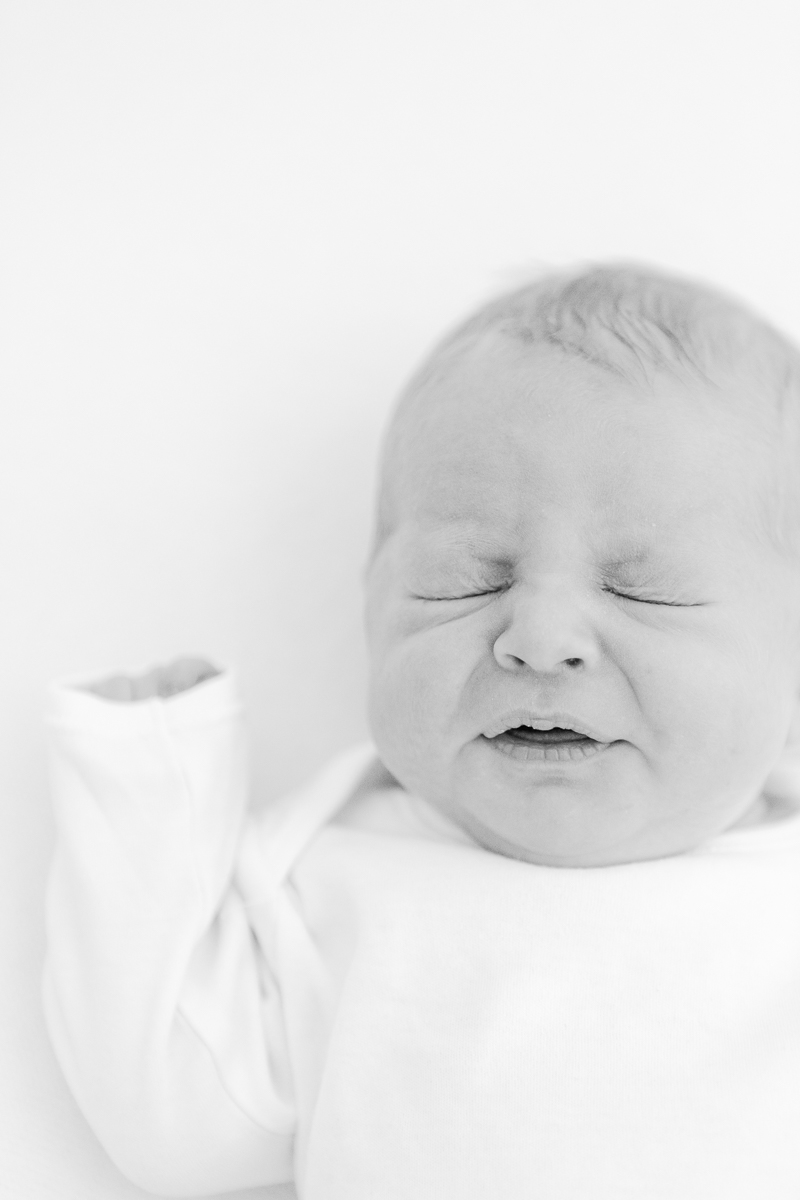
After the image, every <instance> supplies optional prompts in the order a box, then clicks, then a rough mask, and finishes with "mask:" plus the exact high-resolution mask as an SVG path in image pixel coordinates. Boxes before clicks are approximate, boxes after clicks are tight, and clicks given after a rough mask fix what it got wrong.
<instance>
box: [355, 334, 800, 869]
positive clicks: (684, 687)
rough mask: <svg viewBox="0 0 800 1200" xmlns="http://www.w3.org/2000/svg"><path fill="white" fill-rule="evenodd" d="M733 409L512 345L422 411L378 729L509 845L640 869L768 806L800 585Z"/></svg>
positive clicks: (388, 549)
mask: <svg viewBox="0 0 800 1200" xmlns="http://www.w3.org/2000/svg"><path fill="white" fill-rule="evenodd" d="M725 404H726V398H725V397H724V396H722V395H721V394H716V395H712V393H711V392H710V390H709V391H708V392H705V393H704V392H702V391H700V390H698V391H696V392H694V393H693V394H690V393H689V391H688V390H687V388H685V387H684V386H683V385H681V384H679V383H677V382H675V381H674V380H669V379H667V378H666V377H664V378H663V379H661V380H660V382H657V383H656V385H654V388H653V389H644V388H642V389H638V390H637V389H636V388H634V387H631V386H630V385H628V384H625V383H624V382H622V381H620V380H617V379H615V378H614V377H612V376H611V375H609V374H608V373H607V372H603V371H601V370H600V369H599V368H596V367H594V366H592V365H590V364H588V363H584V362H581V361H579V360H577V359H572V358H567V357H565V356H564V355H562V353H561V352H560V351H558V350H555V349H550V348H535V349H530V348H525V347H517V346H515V345H513V344H511V343H510V342H508V341H506V340H505V339H503V338H502V337H501V336H500V335H494V334H493V335H487V336H486V337H485V338H484V340H483V342H482V343H480V344H479V345H477V346H475V347H473V348H472V349H470V351H469V352H467V353H466V354H465V355H464V356H463V357H462V358H461V359H460V360H459V361H458V362H457V363H455V364H454V365H452V366H451V367H450V368H448V370H447V371H446V373H445V374H444V377H439V378H438V379H436V380H434V381H433V382H429V383H428V384H427V385H426V386H425V391H424V393H423V394H421V395H420V396H419V398H418V401H417V404H416V408H415V413H416V416H415V417H414V419H413V420H412V422H411V428H410V429H409V430H408V435H407V437H406V438H405V439H404V440H403V447H404V448H401V451H400V452H399V454H398V458H397V462H396V464H395V469H396V479H395V482H396V492H397V511H396V513H395V517H396V521H395V524H394V526H393V529H392V532H391V534H390V535H389V537H388V538H387V540H386V541H385V542H384V544H383V546H382V548H381V550H380V552H379V554H378V555H377V557H376V559H375V562H374V564H373V566H372V568H371V572H370V577H369V585H368V601H367V627H368V637H369V642H370V652H371V663H372V680H371V700H370V708H371V722H372V729H373V736H374V738H375V742H376V745H377V747H378V750H379V752H380V754H381V757H382V759H383V761H384V762H385V764H386V766H387V767H388V768H389V770H390V771H391V772H392V773H393V774H394V775H395V776H396V777H397V779H398V780H399V781H400V783H402V784H403V785H404V786H405V787H406V788H408V789H409V790H411V791H414V792H416V793H417V794H419V795H421V796H423V797H425V798H426V799H427V800H428V801H429V802H431V803H432V804H434V805H436V806H437V807H438V808H439V809H440V810H441V811H442V812H444V813H445V814H446V815H448V816H449V817H451V818H452V819H453V820H455V821H456V822H457V823H459V824H460V825H461V826H462V827H463V828H464V829H466V830H467V832H469V833H470V834H471V835H472V836H473V837H474V838H475V839H476V840H478V841H479V842H480V843H482V844H483V845H485V846H487V847H488V848H490V849H493V850H496V851H498V852H500V853H504V854H508V855H511V856H513V857H516V858H520V859H524V860H526V861H529V862H535V863H541V864H550V865H556V866H600V865H607V864H612V863H622V862H631V861H636V860H640V859H648V858H657V857H662V856H665V855H670V854H675V853H679V852H681V851H684V850H687V849H690V848H692V847H694V846H696V845H698V844H700V843H701V842H703V841H704V840H706V839H707V838H709V837H712V836H714V835H716V834H717V833H719V832H721V831H723V830H724V829H727V828H729V827H731V826H732V825H735V824H738V823H740V822H746V821H747V820H748V819H750V814H751V813H753V812H754V806H755V805H756V804H757V800H758V797H759V794H760V790H761V788H762V785H763V783H764V781H765V778H766V776H767V775H768V773H769V771H770V769H771V767H772V766H773V765H774V763H775V762H776V760H777V759H778V758H779V757H780V754H781V751H782V749H783V748H784V746H785V743H786V740H787V734H788V732H789V730H790V728H791V727H792V726H793V723H794V721H795V719H796V714H797V709H798V691H799V690H800V621H799V620H798V614H800V589H799V588H798V579H797V572H796V570H795V568H794V566H793V565H792V564H791V563H789V562H788V561H787V560H785V559H784V558H783V557H782V556H781V555H780V554H779V553H778V552H777V551H776V550H775V549H773V548H772V547H771V546H770V545H769V544H768V542H767V540H766V539H765V538H764V537H763V535H762V536H761V537H759V534H758V514H759V511H760V507H759V506H760V504H763V499H762V498H760V495H759V488H761V491H762V495H763V491H764V490H765V484H766V483H767V481H768V479H769V471H770V459H769V456H768V453H767V451H766V450H762V449H760V448H759V447H760V446H761V442H760V441H759V439H758V438H757V437H756V435H755V433H754V431H753V427H752V426H751V424H750V420H751V419H750V418H747V417H746V416H743V415H740V416H736V415H735V411H737V410H736V406H735V405H734V406H733V408H732V411H729V412H727V413H726V412H725ZM553 727H556V728H555V730H554V728H553ZM559 729H561V730H562V731H563V730H569V731H571V732H558V730H559Z"/></svg>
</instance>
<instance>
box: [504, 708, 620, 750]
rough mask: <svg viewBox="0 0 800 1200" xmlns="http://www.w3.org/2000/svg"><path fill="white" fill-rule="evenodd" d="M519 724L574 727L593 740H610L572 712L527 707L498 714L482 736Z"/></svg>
mask: <svg viewBox="0 0 800 1200" xmlns="http://www.w3.org/2000/svg"><path fill="white" fill-rule="evenodd" d="M520 725H529V726H530V727H531V729H556V728H559V729H574V730H575V732H576V733H582V734H583V735H584V737H588V738H591V739H592V741H595V742H610V741H611V740H612V739H611V738H608V737H605V736H604V735H603V734H602V733H600V731H599V730H597V729H595V728H594V727H593V726H591V725H587V723H586V722H585V721H583V720H581V719H580V717H574V716H573V715H572V713H567V712H551V713H542V712H534V711H533V710H532V709H529V708H515V709H512V710H511V711H510V712H506V713H503V714H502V716H499V717H498V718H497V719H496V720H494V721H492V722H491V723H490V724H489V725H487V726H486V728H485V729H484V730H483V736H484V737H487V738H492V737H497V735H498V734H500V733H505V731H506V730H507V729H518V728H519V726H520Z"/></svg>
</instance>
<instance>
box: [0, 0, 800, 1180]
mask: <svg viewBox="0 0 800 1200" xmlns="http://www.w3.org/2000/svg"><path fill="white" fill-rule="evenodd" d="M797 12H798V10H797V5H796V0H736V2H735V3H733V4H731V3H730V0H671V3H669V4H662V5H655V4H647V3H642V2H641V0H606V2H603V0H557V2H556V0H550V2H549V3H547V4H545V3H542V2H541V0H403V2H402V3H401V2H400V0H397V2H396V3H392V2H390V0H112V2H111V3H109V2H108V0H4V2H3V3H2V5H0V123H1V126H2V128H1V129H0V138H1V141H0V171H2V176H3V178H2V181H1V182H0V257H1V259H2V261H1V262H0V304H1V306H2V320H1V321H0V339H1V340H2V343H3V348H2V349H3V353H2V366H1V367H0V370H1V371H2V384H3V390H2V434H1V435H0V537H1V540H0V548H1V550H2V553H1V554H0V571H1V572H2V591H1V592H0V596H1V597H2V599H1V601H0V602H1V603H2V606H3V608H2V612H3V623H2V626H1V627H0V628H1V629H2V635H3V640H4V653H3V659H2V662H3V670H2V674H0V719H2V728H3V734H4V736H3V739H2V752H1V754H0V821H2V825H0V881H1V882H2V888H3V894H2V904H0V933H1V934H2V943H1V944H0V955H2V957H1V958H0V969H2V977H1V979H0V983H1V984H2V986H1V987H0V1061H2V1064H3V1070H2V1072H0V1195H2V1196H4V1197H5V1196H9V1197H14V1198H15V1200H16V1198H18V1197H22V1198H23V1200H32V1198H35V1200H39V1198H40V1197H42V1198H43V1197H54V1198H55V1197H58V1200H69V1198H70V1197H75V1198H76V1200H77V1198H78V1197H79V1198H80V1200H100V1198H101V1197H102V1200H115V1198H117V1197H120V1198H121V1197H133V1196H140V1195H142V1193H140V1192H139V1191H138V1190H137V1189H135V1188H133V1187H131V1186H130V1185H128V1184H126V1183H125V1182H124V1181H123V1180H122V1179H121V1178H120V1177H119V1176H118V1174H117V1173H116V1171H115V1170H114V1168H113V1167H112V1166H111V1165H110V1164H109V1163H108V1161H107V1160H106V1159H105V1157H104V1155H103V1154H102V1152H101V1151H100V1150H99V1148H98V1147H97V1145H96V1143H95V1142H94V1139H93V1137H92V1135H91V1134H90V1133H89V1132H88V1130H87V1129H86V1127H85V1125H84V1124H83V1121H82V1118H81V1117H80V1116H79V1114H78V1113H77V1111H76V1110H75V1107H74V1105H73V1103H72V1100H71V1097H70V1096H69V1093H68V1092H67V1091H66V1088H65V1086H64V1085H63V1083H62V1081H61V1078H60V1075H59V1074H58V1071H57V1068H56V1066H55V1064H54V1061H53V1059H52V1055H51V1053H50V1050H49V1046H48V1044H47V1041H46V1038H45V1035H44V1031H43V1024H42V1018H41V1015H40V1009H39V973H40V969H41V959H42V953H43V934H42V917H41V910H42V893H43V886H44V878H45V872H46V866H47V861H48V858H49V855H50V852H51V848H52V830H51V822H50V816H49V810H48V801H47V795H46V775H45V761H44V753H43V739H42V733H41V729H40V723H39V710H40V705H41V693H42V687H43V685H44V683H45V682H46V681H47V680H48V679H50V678H52V677H54V676H56V675H60V674H65V673H72V672H77V671H84V670H87V671H88V670H92V669H95V668H96V669H97V670H98V672H99V671H110V670H112V669H115V668H120V669H122V668H130V669H144V668H145V667H147V666H148V665H151V664H152V663H154V662H157V661H163V660H164V659H166V658H168V657H171V656H173V655H176V654H180V653H202V654H205V655H208V656H210V657H211V658H215V657H216V658H218V659H221V660H223V661H225V662H230V663H232V664H233V665H234V666H235V667H236V669H237V670H238V673H239V677H240V681H241V685H242V689H243V692H244V695H245V699H246V702H247V704H248V708H249V714H250V722H251V728H252V736H253V772H254V780H255V786H256V787H257V789H258V790H259V791H260V792H261V793H262V794H265V795H273V794H275V793H276V792H278V791H279V790H281V789H283V788H285V787H286V786H288V785H291V784H293V783H295V782H298V781H299V780H301V779H302V778H303V777H304V776H305V775H307V774H308V772H309V771H310V770H311V769H312V768H313V767H315V766H316V765H317V764H318V763H320V762H322V760H323V759H324V758H326V757H327V756H328V755H329V754H330V753H331V752H332V751H334V750H336V749H338V748H339V747H341V746H344V745H345V744H347V743H348V742H350V741H354V740H356V739H359V738H361V737H363V736H365V734H366V726H365V720H364V714H363V691H364V678H365V658H364V652H363V648H362V644H361V636H360V583H359V572H360V569H361V564H362V560H363V558H364V554H365V551H366V546H367V538H368V531H369V522H370V502H371V496H372V490H373V485H374V472H373V463H374V457H375V453H376V448H377V445H378V439H379V434H380V429H381V426H382V423H383V421H384V418H385V416H386V413H387V411H388V408H389V406H390V403H391V401H392V398H393V396H394V395H395V393H396V392H397V390H398V388H399V387H400V386H401V384H402V382H403V381H404V379H405V377H406V376H407V375H408V373H409V372H410V370H411V369H412V368H413V366H414V365H415V363H416V361H417V360H418V358H419V356H420V355H421V354H422V353H423V352H424V350H425V349H426V348H427V347H428V346H429V345H430V343H431V342H432V341H433V340H434V339H435V338H436V337H437V336H438V335H439V334H440V333H441V332H442V330H443V329H444V328H445V327H446V326H448V325H450V324H451V323H452V322H453V321H454V320H455V319H457V318H458V317H460V316H462V315H463V314H464V313H465V312H466V311H467V310H468V309H469V308H471V307H472V306H473V305H474V304H475V303H477V302H478V301H480V300H482V299H484V298H485V297H486V296H488V295H489V294H491V293H492V292H495V291H497V290H498V289H500V288H503V287H505V286H508V285H509V284H512V283H514V282H516V281H517V280H518V279H519V278H520V277H521V276H522V275H524V273H525V271H527V270H530V269H531V268H536V267H539V266H541V265H542V264H554V265H561V264H564V263H572V262H575V261H579V260H585V259H600V258H607V257H614V256H621V257H626V258H637V257H638V258H644V259H645V260H648V261H651V262H655V263H660V264H663V265H665V266H669V267H674V268H678V269H682V270H684V271H688V272H691V273H693V274H697V275H700V276H705V277H707V278H708V279H710V280H712V281H715V282H717V283H719V284H723V285H726V286H727V287H729V288H731V289H733V290H734V291H736V292H738V293H739V294H740V295H742V296H743V297H745V298H746V299H749V300H750V301H751V302H752V303H754V304H755V305H756V306H757V307H759V308H760V309H761V310H762V311H763V312H764V313H765V314H766V315H768V316H769V317H771V318H772V319H773V320H774V321H775V322H777V323H778V324H779V325H781V326H782V327H783V328H784V329H786V330H787V331H788V332H790V333H792V334H794V335H795V336H798V335H800V289H798V279H799V278H800V240H798V236H797V214H798V212H800V153H798V147H799V146H800V73H799V72H798V70H797V62H798V50H799V49H800V45H799V43H800V18H799V17H798V16H797ZM259 1195H265V1193H259ZM376 1200H377V1198H376Z"/></svg>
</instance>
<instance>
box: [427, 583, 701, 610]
mask: <svg viewBox="0 0 800 1200" xmlns="http://www.w3.org/2000/svg"><path fill="white" fill-rule="evenodd" d="M505 590H506V589H505V588H488V589H487V590H486V591H485V592H466V593H465V594H464V595H463V596H418V595H415V596H414V599H415V600H424V601H426V602H427V603H429V604H444V603H447V602H448V601H450V602H452V601H456V600H477V599H479V598H480V597H481V596H492V595H494V594H495V593H496V592H501V591H505ZM603 591H604V592H607V593H608V595H610V596H617V597H618V598H619V599H620V600H630V601H631V602H632V603H634V604H653V605H657V606H659V607H660V608H697V607H698V605H696V604H681V603H680V601H678V600H648V599H647V598H646V597H644V596H632V595H630V594H629V593H627V592H618V591H616V590H615V589H614V588H610V587H606V588H603Z"/></svg>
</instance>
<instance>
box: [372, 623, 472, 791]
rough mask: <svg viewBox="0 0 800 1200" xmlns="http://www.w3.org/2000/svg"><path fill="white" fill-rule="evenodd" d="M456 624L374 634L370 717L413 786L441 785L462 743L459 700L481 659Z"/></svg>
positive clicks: (384, 748) (389, 759) (384, 753)
mask: <svg viewBox="0 0 800 1200" xmlns="http://www.w3.org/2000/svg"><path fill="white" fill-rule="evenodd" d="M480 655H481V650H480V647H479V646H475V645H470V644H469V643H468V642H467V643H465V639H464V638H463V637H459V636H458V635H457V633H456V631H455V630H454V629H452V628H441V627H440V628H438V629H429V630H426V631H424V632H417V633H414V634H411V635H407V636H403V635H402V634H400V633H397V632H395V634H394V636H391V635H390V636H383V637H381V638H380V639H377V638H376V639H374V640H373V641H372V644H371V647H370V694H369V719H370V726H371V729H372V736H373V739H374V741H375V744H376V746H377V748H378V750H379V752H380V754H381V757H382V758H383V760H384V762H385V763H386V766H387V767H388V768H389V769H390V770H391V771H392V772H393V773H394V774H395V775H396V776H397V777H398V778H399V779H400V780H401V782H402V783H404V784H406V785H407V786H409V787H415V788H420V787H421V786H422V785H423V784H424V785H425V786H426V787H427V789H428V790H430V788H431V786H432V785H433V786H436V785H439V786H441V784H442V782H443V780H444V777H445V773H446V771H447V768H448V763H449V759H450V757H451V756H452V754H454V753H455V752H456V751H457V749H458V747H459V745H460V742H459V732H460V728H459V705H460V701H461V697H462V696H463V694H464V689H465V686H466V682H467V680H468V679H469V676H470V674H471V673H472V671H473V670H474V667H475V665H476V657H477V659H479V658H480Z"/></svg>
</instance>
